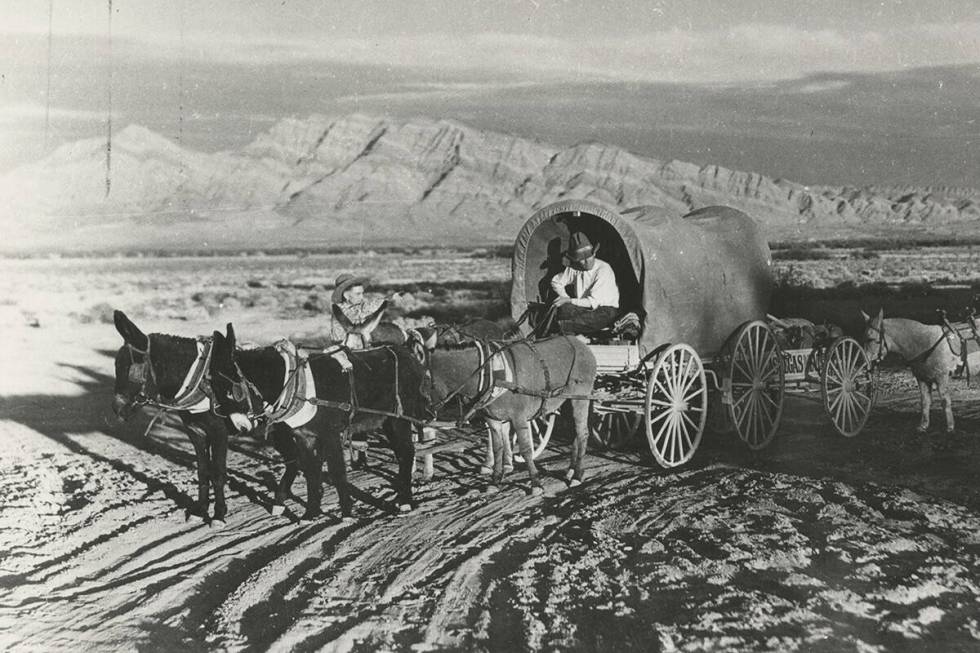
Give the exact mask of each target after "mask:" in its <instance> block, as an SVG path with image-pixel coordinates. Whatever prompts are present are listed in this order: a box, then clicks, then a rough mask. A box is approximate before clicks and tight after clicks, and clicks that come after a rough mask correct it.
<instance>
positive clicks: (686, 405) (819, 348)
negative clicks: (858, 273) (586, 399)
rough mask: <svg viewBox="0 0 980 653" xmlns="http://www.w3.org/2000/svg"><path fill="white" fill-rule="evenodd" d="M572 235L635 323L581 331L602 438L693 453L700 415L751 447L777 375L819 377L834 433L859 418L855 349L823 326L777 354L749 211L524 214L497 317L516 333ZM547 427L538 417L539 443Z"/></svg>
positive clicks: (861, 379) (799, 379) (865, 393)
mask: <svg viewBox="0 0 980 653" xmlns="http://www.w3.org/2000/svg"><path fill="white" fill-rule="evenodd" d="M576 231H582V232H585V233H586V234H587V235H588V237H589V239H590V240H591V241H592V242H593V243H595V244H596V245H597V247H598V254H597V255H598V256H599V258H602V259H603V260H605V261H606V262H608V263H609V264H610V266H611V267H612V268H613V271H614V272H615V275H616V281H617V284H618V286H619V291H620V312H621V315H623V316H624V317H625V316H632V318H633V319H631V320H623V322H625V323H627V324H633V325H638V328H636V329H634V330H633V331H632V332H630V333H628V334H627V333H622V332H619V331H618V330H617V329H616V328H612V329H608V330H606V331H604V332H600V333H598V334H594V335H593V336H590V338H591V340H592V344H591V345H590V348H591V349H592V352H593V353H594V354H595V357H596V360H597V361H598V365H599V367H598V369H599V379H598V380H597V388H599V391H598V393H597V395H596V398H595V400H594V401H593V405H592V413H593V415H592V428H593V435H594V437H596V438H597V439H598V440H600V441H601V442H602V443H604V444H614V443H615V442H616V441H617V440H620V439H622V438H624V437H629V436H632V434H633V433H635V432H637V431H638V430H639V431H643V432H645V434H646V437H647V440H648V443H649V446H650V450H651V452H652V453H653V455H654V457H655V458H656V460H657V461H658V462H659V463H660V464H661V465H663V466H665V467H673V466H677V465H681V464H683V463H685V462H687V461H688V460H690V458H691V457H692V456H693V455H694V452H695V451H696V450H697V447H698V445H699V444H700V442H701V437H702V434H703V432H704V429H705V426H706V424H707V423H708V420H709V418H710V420H711V422H712V426H713V427H714V429H715V430H719V431H727V430H734V431H735V432H736V433H737V434H738V436H739V438H740V439H741V440H742V441H743V442H744V443H745V444H746V445H747V446H748V447H750V448H752V449H761V448H762V447H765V446H766V445H768V444H769V443H770V442H771V441H772V438H773V436H774V435H775V433H776V430H777V429H778V426H779V421H780V418H781V416H782V410H783V399H784V390H785V385H786V382H787V381H788V382H790V384H791V385H792V387H793V388H797V389H799V388H803V387H805V386H806V387H819V388H820V391H821V398H822V401H823V404H824V408H825V411H826V412H827V414H828V416H829V417H830V420H831V422H832V423H833V425H834V427H835V429H836V430H837V431H838V432H840V433H842V434H844V435H854V434H855V433H857V432H858V431H860V429H861V428H862V427H863V426H864V423H865V420H866V419H867V414H868V412H869V411H870V409H871V403H872V402H873V395H874V387H873V385H874V380H873V378H872V376H871V374H870V372H869V370H870V364H869V362H868V360H867V358H866V357H865V355H864V351H863V349H862V348H861V347H860V346H858V345H857V343H856V342H855V341H853V340H852V339H850V338H845V337H843V336H842V335H841V334H840V333H838V332H834V331H832V330H831V331H828V333H832V334H833V337H828V338H825V339H824V340H821V341H818V342H816V343H814V342H810V343H807V344H806V345H805V346H800V345H799V344H797V345H796V346H795V347H794V348H787V350H786V351H785V352H784V351H783V350H782V347H781V344H782V345H783V346H786V344H787V337H786V336H787V333H790V332H792V329H790V330H789V331H787V324H788V323H787V322H786V321H782V320H777V319H774V318H772V317H771V316H768V315H767V309H768V307H769V303H770V297H771V294H772V289H773V277H772V272H771V266H772V258H771V254H770V251H769V246H768V244H767V242H766V240H765V238H764V236H763V234H762V232H761V230H760V229H759V227H758V225H757V224H756V223H755V221H753V220H752V218H750V217H749V216H748V215H746V214H745V213H743V212H741V211H738V210H736V209H733V208H730V207H725V206H711V207H706V208H703V209H699V210H697V211H693V212H691V213H689V214H687V215H684V216H678V215H672V214H670V213H668V212H667V211H665V210H664V209H661V208H659V207H640V208H636V209H630V210H627V211H624V212H622V213H618V212H616V211H614V210H612V209H610V208H607V207H604V206H601V205H599V204H596V203H593V202H589V201H584V200H564V201H560V202H556V203H553V204H550V205H548V206H546V207H544V208H542V209H540V210H538V211H537V212H535V213H534V215H532V216H531V217H530V218H529V219H528V220H527V221H526V222H525V223H524V226H523V227H522V228H521V230H520V233H519V234H518V236H517V240H516V243H515V246H514V254H513V260H512V274H513V287H512V290H511V300H510V301H511V314H512V316H513V317H514V319H515V320H517V321H518V323H519V325H520V328H521V329H522V332H523V335H525V336H534V335H536V332H537V331H538V330H539V329H540V328H541V327H542V326H543V325H542V324H541V319H542V316H544V315H546V314H547V311H546V310H545V309H546V307H547V305H548V304H549V303H550V302H551V300H552V299H553V297H552V296H551V293H552V290H551V285H550V280H551V278H552V277H553V276H554V275H555V274H557V273H558V272H560V271H561V270H562V269H563V268H564V266H565V261H564V260H563V252H565V251H566V250H567V246H568V242H569V238H570V235H571V234H572V233H573V232H576ZM617 324H619V323H617ZM537 335H540V333H537ZM797 368H798V369H797ZM550 429H551V424H549V423H548V422H545V423H543V424H541V425H539V427H538V429H537V433H538V434H539V435H540V437H541V442H540V444H541V445H543V444H544V443H545V442H546V440H547V437H548V435H549V434H550Z"/></svg>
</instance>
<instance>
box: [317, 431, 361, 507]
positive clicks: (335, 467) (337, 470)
mask: <svg viewBox="0 0 980 653" xmlns="http://www.w3.org/2000/svg"><path fill="white" fill-rule="evenodd" d="M323 457H324V459H325V460H326V462H327V474H328V475H329V477H330V482H331V484H333V486H334V487H335V488H336V489H337V501H338V503H339V504H340V516H341V519H344V520H349V519H352V516H353V513H354V502H353V501H352V500H351V496H350V486H349V485H348V484H347V462H346V461H345V460H344V433H343V425H341V424H331V425H330V426H329V427H328V428H326V429H325V430H324V436H323Z"/></svg>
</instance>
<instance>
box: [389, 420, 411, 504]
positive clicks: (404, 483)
mask: <svg viewBox="0 0 980 653" xmlns="http://www.w3.org/2000/svg"><path fill="white" fill-rule="evenodd" d="M389 423H390V429H391V448H392V450H393V451H394V452H395V459H396V460H397V461H398V476H397V477H396V479H395V492H396V493H397V495H398V510H399V511H401V512H409V511H411V510H412V509H413V508H414V507H415V498H414V497H413V496H412V468H413V467H414V466H415V443H414V442H413V441H412V425H411V423H410V422H406V421H405V420H401V419H398V420H390V422H389Z"/></svg>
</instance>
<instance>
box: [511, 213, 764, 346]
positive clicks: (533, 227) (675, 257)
mask: <svg viewBox="0 0 980 653" xmlns="http://www.w3.org/2000/svg"><path fill="white" fill-rule="evenodd" d="M579 230H581V231H584V232H586V233H587V234H588V236H589V238H590V239H591V240H592V242H594V243H597V244H598V246H599V252H598V257H599V258H601V259H603V260H605V261H607V262H608V263H609V264H610V265H611V266H612V267H613V270H614V271H615V272H616V280H617V283H618V284H619V290H620V306H621V308H622V309H623V310H624V311H627V310H633V311H636V312H637V313H639V314H640V316H641V318H642V319H643V323H644V328H643V332H642V334H641V336H640V343H641V344H642V345H643V348H644V349H645V350H647V351H649V350H651V349H653V348H656V347H658V346H660V345H662V344H666V343H679V342H685V343H687V344H689V345H691V346H693V347H694V348H695V349H696V350H697V351H698V353H699V354H701V355H702V356H712V355H715V354H717V353H718V352H720V351H721V348H722V346H723V345H724V343H725V341H726V340H727V339H728V338H729V336H730V335H731V334H732V333H733V332H734V331H735V330H736V329H737V328H738V327H739V326H740V325H741V324H743V323H744V322H746V321H749V320H753V319H759V318H763V317H764V316H765V314H766V309H767V308H768V306H769V300H770V296H771V293H772V274H771V264H772V259H771V255H770V252H769V245H768V244H767V243H766V240H765V238H764V237H763V235H762V232H761V230H760V229H759V228H758V226H757V225H756V223H755V222H754V221H753V220H752V218H750V217H749V216H747V215H746V214H745V213H742V212H741V211H738V210H736V209H733V208H730V207H726V206H711V207H706V208H703V209H699V210H697V211H694V212H692V213H689V214H687V215H685V216H676V215H668V214H667V212H666V211H665V210H664V209H661V208H658V207H641V208H638V209H630V210H628V211H625V212H624V213H622V214H618V213H616V212H615V211H612V210H610V209H607V208H605V207H603V206H600V205H598V204H595V203H593V202H588V201H584V200H564V201H560V202H556V203H554V204H550V205H548V206H546V207H544V208H542V209H540V210H538V211H537V212H536V213H535V214H534V215H532V216H531V217H530V218H529V219H528V221H527V222H525V223H524V226H523V227H522V228H521V231H520V233H519V234H518V236H517V241H516V243H515V246H514V256H513V260H512V264H511V265H512V274H513V287H512V289H511V314H512V316H513V317H514V319H515V320H516V319H519V318H520V317H521V316H522V315H523V314H524V312H525V310H526V309H527V307H528V303H529V302H543V301H547V300H548V299H549V296H548V293H549V291H550V283H549V282H550V279H551V277H552V276H554V275H555V274H557V273H558V272H559V271H561V270H562V269H563V267H564V265H565V262H564V260H563V257H562V253H563V252H564V251H565V250H566V249H567V248H568V238H569V235H570V234H571V232H573V231H579ZM522 329H524V331H525V334H527V333H528V332H529V330H530V327H529V326H528V325H527V324H526V323H525V324H524V325H522Z"/></svg>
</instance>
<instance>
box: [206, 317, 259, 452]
mask: <svg viewBox="0 0 980 653" xmlns="http://www.w3.org/2000/svg"><path fill="white" fill-rule="evenodd" d="M212 338H213V342H214V344H213V345H212V349H211V369H210V373H211V374H210V376H211V390H212V392H213V395H214V410H215V412H216V413H217V414H218V415H221V416H224V417H226V418H227V419H228V420H229V421H230V422H231V424H232V426H233V427H234V428H235V430H236V431H238V432H239V433H245V432H248V431H251V430H252V429H253V428H255V424H254V423H253V422H252V419H251V417H250V415H251V413H252V406H253V400H254V398H253V397H252V394H251V393H252V391H251V388H250V387H249V384H248V382H247V380H246V379H245V377H244V376H243V375H242V372H241V369H240V368H239V367H238V365H237V363H236V361H235V351H236V341H235V327H234V326H232V324H231V323H230V322H229V323H228V325H227V326H226V327H225V333H221V332H220V331H215V332H214V333H213V334H212Z"/></svg>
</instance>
